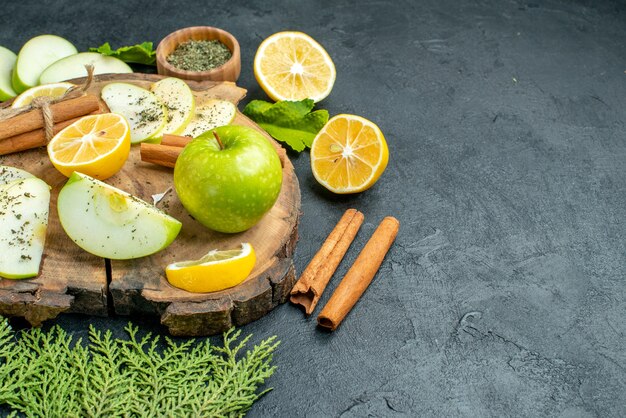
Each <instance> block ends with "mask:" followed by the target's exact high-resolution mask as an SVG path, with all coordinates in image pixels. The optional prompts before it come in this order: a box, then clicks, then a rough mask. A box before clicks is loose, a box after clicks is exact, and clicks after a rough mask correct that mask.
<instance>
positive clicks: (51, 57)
mask: <svg viewBox="0 0 626 418" xmlns="http://www.w3.org/2000/svg"><path fill="white" fill-rule="evenodd" d="M77 52H78V51H77V50H76V47H75V46H74V45H72V44H71V43H70V42H69V41H68V40H66V39H63V38H61V37H60V36H56V35H41V36H36V37H34V38H32V39H31V40H29V41H28V42H26V43H25V44H24V46H23V47H22V49H21V50H20V52H19V54H18V55H17V62H16V63H15V69H14V70H13V78H12V82H13V88H14V89H15V91H16V92H17V93H21V92H23V91H26V90H28V89H29V88H31V87H35V86H36V85H38V84H39V77H40V76H41V73H42V72H43V70H45V69H46V68H47V67H48V66H49V65H50V64H52V63H53V62H55V61H58V60H60V59H61V58H65V57H67V56H69V55H74V54H76V53H77Z"/></svg>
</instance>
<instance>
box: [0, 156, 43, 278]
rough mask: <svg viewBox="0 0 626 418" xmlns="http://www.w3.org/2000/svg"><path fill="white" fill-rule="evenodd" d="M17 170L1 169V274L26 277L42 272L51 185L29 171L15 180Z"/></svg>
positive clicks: (17, 173) (6, 276)
mask: <svg viewBox="0 0 626 418" xmlns="http://www.w3.org/2000/svg"><path fill="white" fill-rule="evenodd" d="M15 170H17V171H13V170H11V169H10V168H8V167H4V166H3V167H2V171H1V172H0V254H2V257H0V277H4V278H6V279H27V278H30V277H35V276H37V274H38V273H39V265H40V264H41V256H42V255H43V247H44V243H45V241H46V229H47V227H48V210H49V206H50V187H49V186H48V185H47V184H46V182H44V181H43V180H41V179H38V178H36V177H33V176H32V175H30V174H29V173H26V174H27V175H28V176H29V177H27V178H19V179H17V180H15V177H14V176H15V175H18V176H19V175H21V174H22V173H20V172H21V171H22V170H18V169H15ZM24 173H25V172H24Z"/></svg>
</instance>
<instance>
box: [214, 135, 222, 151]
mask: <svg viewBox="0 0 626 418" xmlns="http://www.w3.org/2000/svg"><path fill="white" fill-rule="evenodd" d="M213 136H214V137H215V139H216V140H217V143H218V145H219V146H220V150H223V149H224V144H223V143H222V140H221V139H220V136H219V135H218V134H217V132H215V131H213Z"/></svg>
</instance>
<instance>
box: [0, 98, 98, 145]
mask: <svg viewBox="0 0 626 418" xmlns="http://www.w3.org/2000/svg"><path fill="white" fill-rule="evenodd" d="M99 108H100V102H99V100H98V97H96V96H94V95H93V94H86V95H84V96H80V97H77V98H75V99H68V100H63V101H61V102H57V103H54V104H52V105H50V110H51V112H52V119H53V121H54V123H55V124H56V123H58V122H63V121H66V120H69V119H74V118H77V117H79V116H85V115H87V114H89V113H91V112H94V111H96V110H97V109H99ZM43 126H44V120H43V115H42V113H41V109H33V110H30V111H28V112H26V113H22V114H20V115H17V116H14V117H12V118H10V119H7V120H4V121H1V122H0V140H4V139H6V138H11V137H13V136H16V135H19V134H23V133H25V132H30V131H34V130H36V129H41V128H43Z"/></svg>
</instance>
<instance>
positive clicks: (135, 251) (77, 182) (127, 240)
mask: <svg viewBox="0 0 626 418" xmlns="http://www.w3.org/2000/svg"><path fill="white" fill-rule="evenodd" d="M57 209H58V212H59V220H60V221H61V226H63V229H64V230H65V232H66V233H67V235H68V236H69V237H70V238H71V239H72V241H74V242H75V243H76V244H77V245H78V246H79V247H81V248H82V249H84V250H85V251H87V252H89V253H91V254H94V255H97V256H100V257H103V258H110V259H113V260H129V259H132V258H139V257H145V256H147V255H150V254H154V253H156V252H158V251H161V250H162V249H164V248H166V247H167V246H168V245H170V244H171V243H172V241H174V239H175V238H176V236H177V235H178V233H179V232H180V228H181V226H182V224H181V223H180V221H178V220H176V219H174V218H172V217H171V216H169V215H167V214H166V213H165V212H163V211H161V210H159V209H158V208H156V207H154V206H152V205H150V204H148V203H146V202H144V201H143V200H140V199H138V198H136V197H134V196H132V195H130V194H129V193H127V192H125V191H123V190H120V189H118V188H115V187H113V186H110V185H108V184H106V183H104V182H101V181H99V180H96V179H94V178H92V177H89V176H87V175H85V174H81V173H77V172H74V173H73V174H72V176H71V177H70V178H69V180H68V181H67V183H66V184H65V186H63V188H62V189H61V191H60V192H59V198H58V200H57Z"/></svg>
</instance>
